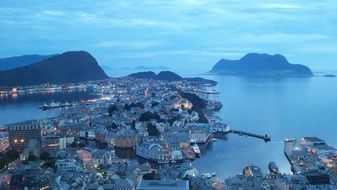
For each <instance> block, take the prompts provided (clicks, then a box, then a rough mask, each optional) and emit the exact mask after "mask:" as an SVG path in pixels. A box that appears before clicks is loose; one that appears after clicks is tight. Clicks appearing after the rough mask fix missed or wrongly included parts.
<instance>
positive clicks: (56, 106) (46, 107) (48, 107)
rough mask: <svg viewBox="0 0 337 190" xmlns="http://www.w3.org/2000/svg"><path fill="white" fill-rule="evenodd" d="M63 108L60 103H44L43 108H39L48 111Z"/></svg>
mask: <svg viewBox="0 0 337 190" xmlns="http://www.w3.org/2000/svg"><path fill="white" fill-rule="evenodd" d="M59 107H61V104H60V103H59V102H54V101H52V102H51V103H50V104H46V103H44V104H43V105H42V106H40V107H39V109H42V110H47V109H53V108H59Z"/></svg>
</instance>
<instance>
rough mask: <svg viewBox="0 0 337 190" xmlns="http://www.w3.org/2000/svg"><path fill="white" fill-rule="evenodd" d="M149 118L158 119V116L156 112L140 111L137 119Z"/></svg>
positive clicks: (147, 119) (144, 119) (145, 119)
mask: <svg viewBox="0 0 337 190" xmlns="http://www.w3.org/2000/svg"><path fill="white" fill-rule="evenodd" d="M151 119H155V120H159V119H160V116H159V115H158V114H157V113H152V112H150V111H147V112H144V113H142V115H141V116H140V118H139V121H150V120H151Z"/></svg>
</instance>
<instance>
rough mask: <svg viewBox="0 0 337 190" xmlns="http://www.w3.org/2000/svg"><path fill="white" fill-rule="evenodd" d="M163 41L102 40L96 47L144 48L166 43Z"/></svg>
mask: <svg viewBox="0 0 337 190" xmlns="http://www.w3.org/2000/svg"><path fill="white" fill-rule="evenodd" d="M164 44H166V43H164V42H163V41H159V40H158V41H155V40H143V41H109V40H107V41H101V42H99V43H97V44H96V45H94V47H96V48H130V49H143V48H149V47H156V46H160V45H164Z"/></svg>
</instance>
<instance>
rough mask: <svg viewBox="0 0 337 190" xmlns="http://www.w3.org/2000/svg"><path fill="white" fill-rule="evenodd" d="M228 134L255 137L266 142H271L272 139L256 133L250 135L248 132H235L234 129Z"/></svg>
mask: <svg viewBox="0 0 337 190" xmlns="http://www.w3.org/2000/svg"><path fill="white" fill-rule="evenodd" d="M228 133H234V134H238V135H240V136H249V137H255V138H258V139H262V140H264V141H265V142H269V141H270V140H271V137H270V136H269V135H267V134H265V135H259V134H254V133H250V132H246V131H240V130H234V129H231V130H229V131H228Z"/></svg>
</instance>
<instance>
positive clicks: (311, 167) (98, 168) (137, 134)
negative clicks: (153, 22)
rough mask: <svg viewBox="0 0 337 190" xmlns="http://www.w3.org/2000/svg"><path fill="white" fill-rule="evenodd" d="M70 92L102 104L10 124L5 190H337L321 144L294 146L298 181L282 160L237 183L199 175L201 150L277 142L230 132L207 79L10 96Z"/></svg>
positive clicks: (118, 81)
mask: <svg viewBox="0 0 337 190" xmlns="http://www.w3.org/2000/svg"><path fill="white" fill-rule="evenodd" d="M63 90H85V91H87V90H88V91H89V90H90V91H92V93H94V94H96V95H97V96H98V98H96V99H92V100H85V101H79V102H72V103H58V104H56V103H50V104H45V105H42V107H41V108H42V109H60V114H59V115H58V116H56V117H53V118H46V119H42V120H29V121H24V122H19V123H13V124H9V125H6V126H3V127H2V128H1V133H0V135H1V138H0V140H1V142H0V147H1V148H0V151H1V162H0V169H1V170H0V171H1V176H2V177H1V179H0V184H1V189H41V190H44V189H64V190H66V189H88V190H91V189H102V190H108V189H112V190H120V189H123V190H134V189H137V190H149V189H167V190H169V189H170V190H172V189H176V190H187V189H219V190H220V189H224V190H236V189H238V190H239V189H240V190H241V189H252V190H253V189H263V190H269V189H282V190H290V189H294V190H297V189H299V190H300V189H332V190H335V189H337V170H336V166H337V149H335V148H333V147H330V146H328V145H327V144H326V143H325V142H324V141H323V140H321V139H319V138H317V137H303V138H302V139H285V141H284V144H285V148H284V153H285V156H286V157H287V159H288V160H289V163H290V167H291V169H292V172H293V174H282V173H280V171H279V169H278V167H277V164H276V163H274V162H272V161H271V162H270V164H269V165H268V168H269V170H270V173H268V174H264V173H262V171H261V169H260V168H259V167H257V166H254V165H249V166H243V167H244V168H243V171H242V173H240V174H237V175H235V176H233V177H230V178H227V179H219V178H218V177H217V174H216V173H215V172H213V171H209V173H199V172H198V170H197V169H196V168H194V167H193V160H195V159H198V158H199V157H201V156H203V155H202V150H201V149H202V148H201V147H202V146H204V145H207V144H208V143H214V142H216V141H217V140H221V137H222V136H224V135H228V134H229V133H236V134H239V135H246V136H252V137H256V138H260V139H263V140H265V141H266V142H268V141H270V140H271V138H270V137H269V136H268V135H256V134H252V133H249V132H244V131H240V130H233V129H229V126H228V125H227V124H225V123H224V122H223V121H222V120H221V119H220V117H218V116H217V114H216V112H217V111H218V110H220V109H221V108H222V103H221V102H219V101H217V100H214V98H212V95H213V94H216V93H217V92H215V91H214V89H213V85H212V84H210V83H207V81H186V80H181V81H165V80H152V79H146V78H142V79H141V78H132V77H121V78H110V79H106V80H99V81H90V82H85V83H79V84H70V85H48V84H45V85H39V86H30V87H18V88H13V89H4V90H2V91H1V92H0V95H1V96H18V95H20V94H22V93H53V92H59V91H63ZM37 109H38V108H37ZM280 151H281V150H280ZM224 170H225V168H224ZM233 175H234V174H233Z"/></svg>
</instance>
